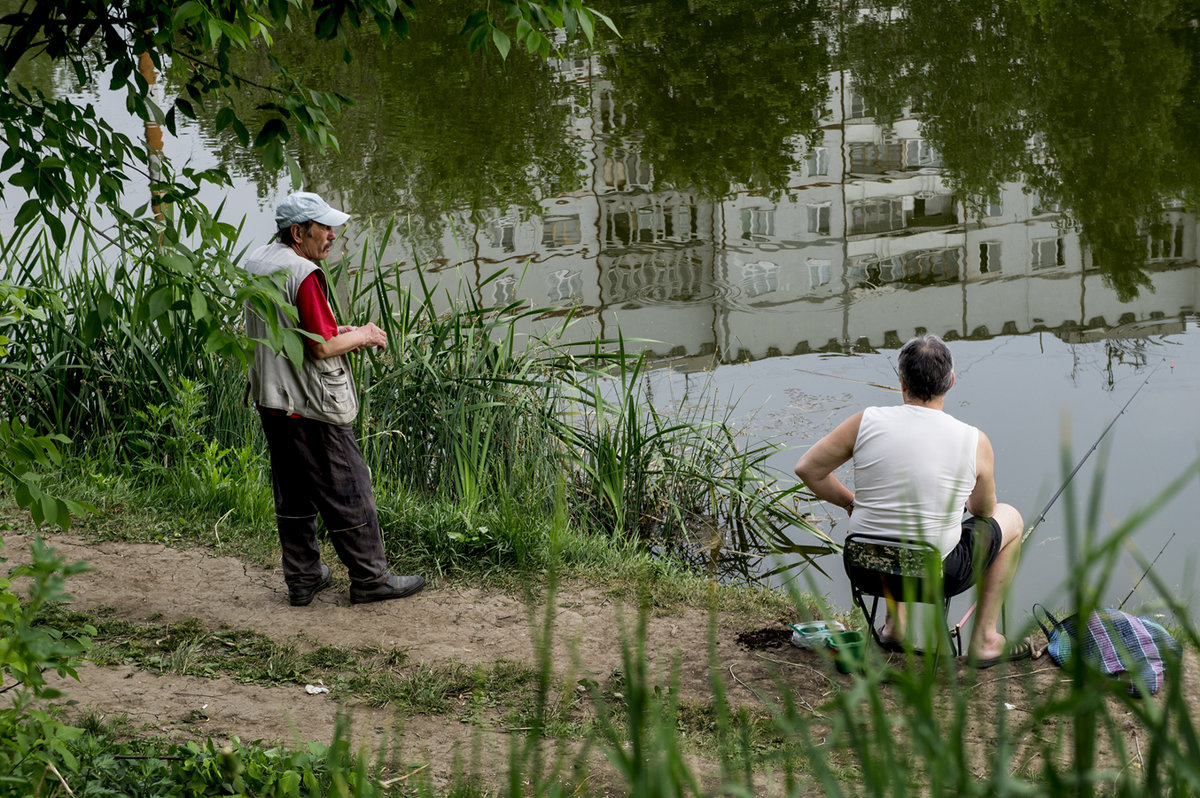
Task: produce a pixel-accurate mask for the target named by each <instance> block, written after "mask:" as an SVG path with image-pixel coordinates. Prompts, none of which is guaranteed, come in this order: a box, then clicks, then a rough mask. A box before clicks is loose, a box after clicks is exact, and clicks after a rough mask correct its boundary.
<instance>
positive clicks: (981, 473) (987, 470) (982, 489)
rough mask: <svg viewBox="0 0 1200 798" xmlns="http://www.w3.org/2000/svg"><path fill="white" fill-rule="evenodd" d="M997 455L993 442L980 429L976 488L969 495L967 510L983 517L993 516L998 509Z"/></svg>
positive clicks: (976, 456)
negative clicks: (993, 449)
mask: <svg viewBox="0 0 1200 798" xmlns="http://www.w3.org/2000/svg"><path fill="white" fill-rule="evenodd" d="M995 463H996V456H995V453H993V451H992V442H991V441H990V440H988V436H987V435H984V434H983V430H980V431H979V443H978V445H977V447H976V449H975V488H974V490H972V491H971V495H970V496H968V497H967V512H968V513H970V514H971V515H974V516H979V517H981V518H991V517H992V513H994V512H995V511H996V473H995Z"/></svg>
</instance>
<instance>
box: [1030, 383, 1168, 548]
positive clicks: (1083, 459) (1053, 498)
mask: <svg viewBox="0 0 1200 798" xmlns="http://www.w3.org/2000/svg"><path fill="white" fill-rule="evenodd" d="M1158 365H1162V364H1161V363H1159V364H1158ZM1158 365H1156V366H1155V367H1154V368H1152V369H1150V373H1149V374H1147V375H1146V379H1144V380H1142V384H1141V385H1139V386H1138V388H1137V390H1136V391H1134V392H1133V396H1130V397H1129V401H1127V402H1126V403H1125V404H1124V405H1123V406H1122V407H1121V410H1120V412H1119V413H1117V414H1116V415H1115V416H1113V419H1112V421H1110V422H1108V426H1107V427H1105V428H1104V432H1101V433H1100V437H1099V438H1097V439H1096V441H1095V443H1093V444H1092V447H1091V448H1090V449H1088V450H1087V451H1086V452H1084V453H1083V457H1081V458H1079V462H1078V463H1076V464H1075V467H1074V468H1072V469H1071V473H1070V474H1067V478H1066V480H1065V481H1064V482H1063V484H1062V485H1061V486H1060V487H1059V489H1058V490H1057V491H1055V492H1054V495H1053V496H1051V497H1050V501H1048V502H1046V506H1045V507H1043V508H1042V512H1041V513H1040V514H1039V515H1038V517H1037V520H1036V521H1034V522H1033V526H1031V527H1029V529H1027V530H1026V531H1025V534H1024V535H1022V536H1021V543H1024V542H1025V541H1027V540H1029V537H1030V536H1031V535H1032V534H1033V531H1034V530H1035V529H1037V528H1038V525H1039V524H1041V523H1042V521H1044V520H1046V513H1048V512H1050V508H1051V507H1053V506H1054V503H1055V502H1056V501H1058V497H1059V496H1061V495H1062V494H1063V491H1065V490H1066V489H1067V486H1068V485H1070V484H1071V480H1072V479H1074V478H1075V475H1076V474H1078V473H1079V469H1081V468H1083V464H1084V463H1086V462H1087V459H1088V458H1089V457H1091V456H1092V452H1094V451H1096V449H1097V448H1098V447H1099V446H1100V442H1101V441H1103V440H1104V436H1105V435H1107V434H1108V431H1109V430H1110V429H1112V428H1113V425H1114V424H1116V423H1117V419H1119V418H1120V417H1121V416H1123V415H1125V411H1126V410H1128V409H1129V406H1130V405H1131V404H1133V400H1134V399H1136V398H1137V395H1138V394H1139V393H1141V392H1142V389H1143V388H1145V387H1146V383H1148V382H1150V378H1151V377H1153V376H1154V372H1156V371H1158Z"/></svg>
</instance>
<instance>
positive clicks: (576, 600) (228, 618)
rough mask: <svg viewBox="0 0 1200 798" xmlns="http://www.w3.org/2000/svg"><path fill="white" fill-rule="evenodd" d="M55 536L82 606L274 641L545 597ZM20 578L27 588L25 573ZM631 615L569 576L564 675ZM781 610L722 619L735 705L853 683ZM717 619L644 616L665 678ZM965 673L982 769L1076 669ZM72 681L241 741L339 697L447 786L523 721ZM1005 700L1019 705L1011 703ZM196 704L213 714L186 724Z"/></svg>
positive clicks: (1191, 677)
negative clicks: (1000, 739) (326, 583)
mask: <svg viewBox="0 0 1200 798" xmlns="http://www.w3.org/2000/svg"><path fill="white" fill-rule="evenodd" d="M50 542H51V545H53V546H54V547H55V548H57V549H58V550H59V551H60V552H61V553H62V554H63V555H64V556H65V557H66V558H67V559H68V560H70V561H75V560H84V561H86V562H87V563H88V564H89V565H90V566H91V568H92V570H91V571H90V572H88V573H85V574H83V575H80V576H76V577H73V578H72V579H71V581H70V584H69V588H70V592H71V593H72V594H73V595H74V596H75V599H76V603H75V607H76V608H77V609H95V608H100V607H104V608H111V609H109V610H108V611H109V612H110V613H111V614H114V615H115V616H116V617H119V618H123V619H128V620H130V621H133V622H150V621H154V622H157V623H164V622H166V623H170V622H174V621H182V620H184V619H190V618H195V619H200V621H201V622H202V624H203V625H204V626H205V627H206V628H212V629H218V628H222V626H223V625H224V627H228V628H234V629H252V630H256V631H259V632H262V633H263V634H266V635H269V636H270V637H271V638H272V639H275V640H285V639H293V638H294V639H299V640H302V641H304V642H305V643H306V644H309V645H311V646H313V647H316V646H322V645H329V646H338V647H343V648H346V647H357V646H378V647H381V648H383V649H385V650H386V649H391V648H397V649H402V650H404V651H406V652H407V654H408V659H407V661H408V662H409V663H427V664H430V665H435V664H445V663H467V664H474V663H484V664H490V663H495V662H497V661H499V660H502V659H503V660H511V661H518V662H526V663H530V664H533V663H534V662H535V661H536V656H537V652H536V650H535V646H534V638H535V637H536V629H537V628H538V624H540V618H539V615H538V614H539V613H542V612H544V608H534V609H533V611H532V612H531V610H530V608H528V607H526V605H525V603H524V601H523V600H522V599H520V598H517V597H513V596H511V595H507V594H504V593H501V592H498V591H491V590H483V589H476V588H461V587H459V588H451V587H446V586H439V585H437V584H432V585H430V586H429V587H427V588H426V589H425V590H424V591H423V592H422V593H420V594H418V595H417V596H414V597H412V598H409V599H404V600H399V601H390V602H382V603H378V604H369V605H358V606H352V605H351V604H350V601H349V597H348V596H347V593H346V585H345V582H344V581H343V582H340V583H339V582H338V581H335V583H334V586H333V587H332V588H330V589H329V590H326V591H324V592H322V593H320V594H319V595H318V596H317V599H316V600H315V601H314V602H313V604H312V605H310V606H308V607H291V606H289V604H288V603H287V595H286V590H285V588H284V585H283V580H282V577H281V575H280V574H279V573H278V572H272V571H271V570H268V569H262V568H259V567H256V566H251V565H248V564H246V563H245V562H243V561H241V560H238V559H235V558H232V557H226V556H214V555H212V554H210V553H209V552H206V551H203V550H197V549H176V548H170V547H166V546H161V545H155V544H130V543H113V542H91V541H86V540H84V539H82V538H78V537H74V536H69V535H54V536H51V538H50ZM28 543H29V541H28V539H27V538H26V537H25V536H24V535H22V534H19V533H17V532H13V531H6V532H4V548H3V549H2V550H0V556H4V557H6V558H7V559H8V561H9V562H8V565H9V566H11V565H15V564H18V563H20V562H24V561H27V560H28ZM17 588H18V591H20V584H19V582H18V584H17ZM636 615H637V612H636V608H634V607H629V606H623V605H621V604H618V603H614V602H613V601H612V600H610V599H609V598H607V597H606V595H605V594H604V593H603V592H601V591H599V590H597V589H594V588H589V587H586V586H578V585H567V586H564V587H562V588H560V590H559V591H558V595H557V597H556V604H555V609H554V635H553V641H552V651H553V663H554V668H555V671H556V675H557V676H558V677H559V678H561V679H563V680H564V681H565V682H566V683H567V684H570V683H572V682H574V681H575V680H576V679H578V678H580V677H583V676H587V677H590V678H594V679H597V680H598V681H601V682H603V681H604V680H605V679H606V678H607V677H608V676H609V675H610V674H611V673H612V672H613V670H614V669H616V668H618V667H619V666H620V665H621V651H622V647H621V640H622V637H623V634H624V631H623V630H627V629H629V628H632V626H633V624H634V622H635V620H636ZM782 621H783V619H779V620H778V621H777V622H775V623H774V624H769V623H768V624H766V625H765V626H764V625H763V624H762V623H761V622H760V623H759V624H758V626H757V627H748V622H747V621H746V620H745V619H739V618H737V617H733V616H730V617H724V616H722V617H721V618H720V619H719V621H718V627H719V628H718V642H717V660H718V662H719V667H720V669H721V671H722V673H721V675H722V677H723V678H724V681H725V683H726V689H727V692H728V695H729V699H730V701H731V702H732V703H734V704H735V705H744V706H751V707H756V708H758V709H764V708H765V706H766V704H765V703H764V699H766V700H772V699H778V698H780V697H781V693H782V692H784V691H786V692H788V693H790V695H791V696H792V697H793V698H794V699H795V700H796V701H797V703H799V704H800V706H804V707H810V708H812V710H813V712H814V713H819V709H820V707H821V706H822V705H823V704H825V703H826V702H827V701H828V700H829V699H830V697H831V696H832V695H834V694H835V693H836V692H837V691H838V690H841V689H846V688H848V687H849V686H850V684H851V679H850V677H847V676H843V675H841V674H839V673H837V672H836V670H835V669H834V668H833V666H832V664H831V663H830V662H829V661H828V660H827V658H825V657H822V656H821V655H820V654H818V653H817V652H813V651H807V650H802V649H797V648H795V647H792V646H790V645H788V644H786V642H785V643H784V644H783V645H780V642H781V640H785V639H786V635H785V634H784V632H785V630H786V627H785V626H784V625H783V622H782ZM708 623H709V619H708V613H707V611H705V610H701V609H693V608H683V609H680V610H678V611H677V612H673V613H671V614H669V615H664V614H660V615H655V616H654V617H651V618H650V620H649V625H648V630H647V641H646V652H647V658H648V661H649V667H650V671H651V673H652V675H653V676H654V678H656V679H657V680H658V681H659V683H662V684H668V683H670V671H671V666H672V664H673V663H674V662H676V661H677V662H678V664H679V677H678V678H679V689H680V691H681V695H682V697H683V699H684V700H694V701H708V700H710V699H711V697H712V690H711V676H710V672H709V658H708V651H707V646H706V630H707V628H708ZM1196 671H1197V668H1196V662H1195V657H1194V656H1189V658H1188V662H1187V667H1186V669H1185V674H1184V678H1185V680H1186V681H1187V683H1188V684H1189V685H1191V687H1190V688H1189V697H1190V703H1191V706H1192V717H1200V706H1197V698H1196V695H1197V692H1198V690H1200V688H1198V685H1200V681H1198V680H1197V672H1196ZM963 678H966V679H971V680H976V681H977V682H978V683H979V685H980V686H987V687H988V690H986V691H981V695H982V694H983V693H984V692H986V695H987V700H986V701H981V702H980V712H979V716H978V721H979V722H978V743H979V750H980V751H981V760H980V763H979V767H978V772H979V774H980V775H981V776H982V775H983V774H984V773H986V772H988V771H989V770H990V769H991V764H990V762H989V761H988V759H987V754H986V751H987V750H989V749H991V743H992V738H993V737H994V735H993V733H992V732H993V730H994V728H995V721H996V713H997V712H1004V711H1009V712H1012V713H1014V716H1015V715H1017V714H1019V713H1023V712H1026V711H1027V710H1026V709H1025V708H1024V705H1025V704H1027V703H1028V702H1027V699H1026V697H1025V696H1027V695H1028V693H1027V692H1026V691H1027V690H1029V689H1032V690H1033V691H1034V692H1035V693H1044V692H1047V691H1052V690H1054V689H1056V687H1057V686H1058V685H1059V684H1060V683H1061V682H1062V680H1064V679H1065V678H1066V677H1065V675H1064V674H1063V672H1062V671H1061V670H1059V669H1058V668H1057V667H1055V666H1054V665H1053V663H1051V662H1050V661H1049V660H1048V659H1047V658H1041V659H1038V660H1033V661H1026V662H1022V663H1017V664H1015V665H1013V666H1011V667H1009V666H1002V667H1000V668H996V669H993V670H988V671H981V672H979V673H978V674H974V675H968V676H964V677H963ZM63 688H64V690H65V691H66V692H67V693H68V697H69V699H70V700H71V702H72V706H73V708H74V710H75V711H76V712H79V713H83V712H91V713H95V714H97V715H100V716H111V717H119V716H126V717H127V718H128V719H129V720H130V721H132V722H133V724H134V725H135V727H140V729H141V730H143V731H144V732H149V733H157V734H163V735H167V736H175V737H196V736H197V735H200V736H206V737H211V738H214V739H217V740H225V739H228V738H230V737H235V736H236V737H238V738H240V739H241V740H242V741H244V742H248V741H254V740H265V741H279V742H282V743H285V744H289V745H297V744H300V743H302V742H304V741H317V742H322V743H328V742H329V740H330V738H331V736H332V734H333V730H334V724H335V720H336V717H337V714H338V712H339V709H340V708H343V707H345V708H346V709H349V710H351V711H352V713H353V731H354V741H355V743H356V744H363V745H366V746H368V747H370V748H371V750H374V749H375V747H376V746H378V745H379V744H380V743H382V742H384V741H387V742H388V744H389V745H390V746H392V747H393V749H394V750H398V751H399V757H400V758H401V761H405V762H411V763H421V764H422V765H424V766H427V770H428V775H429V776H431V777H432V778H433V780H434V784H435V785H437V784H445V781H446V779H447V778H448V777H449V776H450V775H451V774H452V772H453V771H454V769H455V768H456V767H458V766H460V765H462V764H464V763H466V764H469V763H470V762H471V761H473V760H474V761H476V762H479V761H482V762H483V763H485V765H484V768H483V769H484V771H485V772H490V773H492V774H493V776H495V777H496V778H497V779H498V780H502V779H503V774H502V773H501V772H500V770H501V768H499V767H497V766H496V764H495V763H499V762H505V761H507V751H508V736H509V735H510V734H513V733H519V730H512V729H506V728H504V727H503V726H502V725H499V724H498V725H496V726H494V727H493V728H489V729H481V728H480V727H479V725H478V724H468V723H464V722H461V720H460V719H459V718H456V717H447V716H415V717H406V718H397V717H396V716H395V714H394V712H392V711H391V710H388V709H377V708H372V707H369V706H365V705H360V704H356V703H355V702H354V701H353V700H350V701H349V703H348V704H343V703H342V701H343V699H344V697H339V696H336V695H324V694H321V695H310V694H308V693H307V692H306V691H305V690H304V688H303V687H260V686H254V685H246V684H239V683H237V682H235V681H233V680H232V679H229V678H217V679H210V678H191V677H184V676H177V675H171V674H158V673H152V672H147V671H143V670H138V669H136V668H133V667H101V666H97V665H94V664H88V665H86V666H85V667H84V668H82V669H81V670H80V682H79V683H74V682H68V683H66V684H64V685H63ZM996 688H999V689H1001V690H1010V692H1011V697H1005V698H1004V700H1003V701H1000V700H997V693H996ZM1005 696H1007V694H1005ZM1005 702H1008V704H1009V707H1010V708H1009V709H1005V708H1004V706H1005ZM1114 711H1115V712H1117V713H1120V712H1123V711H1124V710H1122V709H1120V708H1117V709H1116V710H1114ZM816 717H818V718H819V717H820V715H819V714H816ZM189 718H190V719H192V720H193V721H194V720H195V719H196V718H202V721H201V722H199V723H196V722H191V723H187V722H186V721H187V720H188V719H189ZM1124 725H1125V726H1126V733H1127V737H1128V739H1127V747H1128V749H1129V750H1136V746H1137V741H1136V739H1135V738H1136V735H1137V727H1136V724H1135V723H1134V721H1133V719H1132V716H1128V717H1127V722H1125V723H1124ZM1034 744H1035V742H1034V741H1030V742H1029V743H1028V745H1031V746H1032V745H1034ZM1110 764H1112V765H1113V766H1115V767H1122V766H1125V765H1127V764H1128V763H1119V762H1112V763H1110ZM701 767H703V763H702V764H701Z"/></svg>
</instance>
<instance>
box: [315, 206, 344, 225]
mask: <svg viewBox="0 0 1200 798" xmlns="http://www.w3.org/2000/svg"><path fill="white" fill-rule="evenodd" d="M349 220H350V214H348V213H342V212H341V211H339V210H335V209H334V208H330V209H329V210H328V211H326V212H325V213H323V214H321V215H320V216H314V217H313V221H314V222H317V223H318V224H327V225H329V226H330V227H338V226H340V225H343V224H345V223H346V222H347V221H349Z"/></svg>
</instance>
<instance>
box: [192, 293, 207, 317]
mask: <svg viewBox="0 0 1200 798" xmlns="http://www.w3.org/2000/svg"><path fill="white" fill-rule="evenodd" d="M192 315H193V316H195V317H196V318H197V319H207V318H208V317H209V313H208V300H207V299H205V298H204V292H203V291H201V290H200V289H199V288H197V289H195V290H194V291H192Z"/></svg>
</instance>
